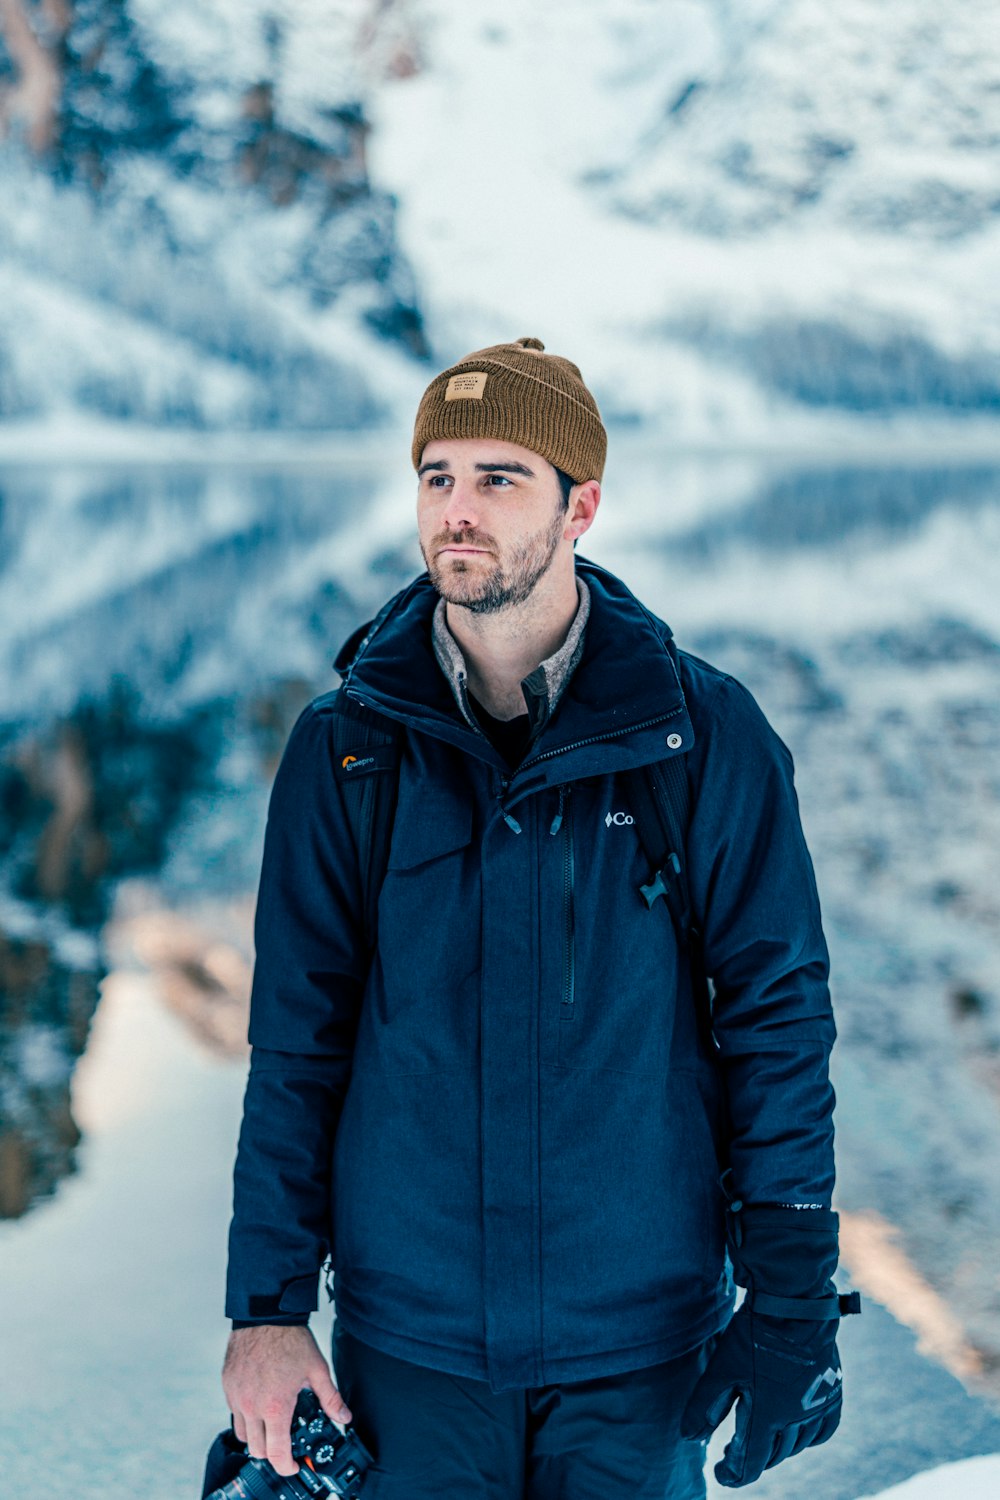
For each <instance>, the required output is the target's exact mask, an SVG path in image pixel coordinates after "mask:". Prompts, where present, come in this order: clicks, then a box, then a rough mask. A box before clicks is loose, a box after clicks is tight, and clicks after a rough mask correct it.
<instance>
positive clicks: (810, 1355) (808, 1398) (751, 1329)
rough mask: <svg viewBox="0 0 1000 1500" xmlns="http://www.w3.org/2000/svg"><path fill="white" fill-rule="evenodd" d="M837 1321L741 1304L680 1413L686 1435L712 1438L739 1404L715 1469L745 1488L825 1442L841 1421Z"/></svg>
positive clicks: (718, 1475) (730, 1482)
mask: <svg viewBox="0 0 1000 1500" xmlns="http://www.w3.org/2000/svg"><path fill="white" fill-rule="evenodd" d="M836 1327H837V1323H836V1320H835V1319H834V1320H832V1321H830V1322H815V1323H814V1322H795V1321H790V1320H788V1319H785V1318H768V1317H763V1316H761V1315H760V1314H754V1313H753V1312H752V1311H751V1309H750V1307H749V1305H748V1304H747V1303H745V1302H744V1304H743V1305H742V1306H741V1307H739V1308H738V1309H737V1311H736V1312H735V1314H734V1315H733V1318H732V1321H731V1322H730V1323H729V1326H728V1327H727V1328H726V1330H725V1332H724V1333H723V1334H722V1336H721V1338H720V1339H719V1342H718V1344H717V1346H716V1348H715V1351H714V1353H713V1354H712V1357H711V1359H710V1360H709V1363H708V1368H707V1369H706V1371H705V1373H704V1375H702V1377H701V1379H700V1380H699V1382H698V1384H697V1385H696V1386H695V1388H694V1390H693V1392H692V1393H691V1398H690V1400H689V1401H688V1404H687V1407H686V1408H685V1411H684V1414H683V1416H682V1418H681V1432H682V1433H683V1435H684V1437H686V1438H701V1439H706V1438H708V1437H709V1436H710V1435H711V1434H712V1432H714V1430H715V1428H716V1427H718V1425H719V1423H720V1422H721V1421H722V1420H723V1418H724V1417H725V1416H726V1415H727V1413H728V1412H729V1410H730V1408H731V1407H732V1405H733V1402H734V1401H738V1403H739V1404H738V1405H737V1407H736V1430H735V1432H734V1434H733V1436H732V1438H731V1439H730V1440H729V1442H728V1443H727V1445H726V1451H725V1452H724V1454H723V1455H722V1458H721V1460H720V1461H719V1463H717V1464H716V1466H715V1477H716V1479H717V1480H718V1481H719V1483H720V1484H723V1485H726V1486H727V1487H730V1488H732V1489H738V1488H739V1487H740V1486H742V1485H745V1484H752V1483H753V1482H754V1480H755V1479H759V1478H760V1476H761V1474H762V1473H763V1472H764V1470H765V1469H770V1468H772V1467H773V1466H774V1465H775V1464H779V1463H781V1462H782V1460H783V1459H786V1458H790V1457H791V1455H792V1454H793V1453H800V1452H801V1451H802V1449H803V1448H811V1447H813V1446H814V1445H815V1444H816V1443H825V1442H826V1440H827V1439H828V1438H830V1437H832V1436H833V1434H834V1432H835V1431H836V1428H837V1423H838V1422H839V1421H840V1410H841V1404H842V1389H841V1388H842V1380H841V1373H840V1356H839V1354H838V1353H837V1345H836V1342H835V1338H834V1335H835V1332H836Z"/></svg>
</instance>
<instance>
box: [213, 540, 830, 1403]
mask: <svg viewBox="0 0 1000 1500" xmlns="http://www.w3.org/2000/svg"><path fill="white" fill-rule="evenodd" d="M576 562H577V568H578V570H579V571H581V572H582V573H583V575H584V577H585V579H586V582H587V585H588V587H589V589H590V593H591V607H590V615H589V618H588V621H587V627H586V635H585V645H584V651H583V655H582V657H581V660H580V662H579V664H578V665H577V667H576V668H575V670H574V672H573V674H572V676H571V678H570V679H569V681H568V683H567V685H566V687H565V689H564V691H563V694H562V697H561V698H560V700H559V703H558V706H557V708H556V711H555V712H554V714H553V715H552V717H551V719H550V720H548V721H547V722H546V723H545V724H544V727H543V728H542V730H541V732H540V734H539V735H538V738H537V739H536V740H535V742H534V743H533V744H532V745H531V747H530V748H529V750H528V752H527V754H526V756H525V759H524V760H523V762H522V763H521V765H520V766H519V767H518V768H517V770H516V771H514V772H511V771H510V769H509V768H508V767H507V766H506V764H505V763H504V761H503V759H502V757H501V756H500V755H499V754H498V752H497V751H496V750H495V749H494V748H493V747H492V745H491V744H490V742H489V741H488V739H487V738H486V737H485V736H484V735H482V734H480V733H478V732H477V731H476V730H475V729H473V728H472V727H471V726H470V725H469V724H467V723H466V722H465V721H464V719H463V718H462V716H461V715H460V714H459V712H458V710H457V707H456V704H455V701H454V697H453V695H452V692H451V688H450V686H449V684H448V682H447V680H446V679H445V677H444V674H443V673H442V671H441V669H440V667H439V666H438V663H437V661H436V659H435V656H434V652H433V647H432V641H431V617H432V614H433V610H434V606H435V604H436V602H437V597H438V596H437V594H436V592H435V591H434V589H433V587H432V585H431V584H430V581H429V579H428V577H427V575H426V574H422V575H421V576H420V577H419V578H417V579H415V580H414V582H413V583H412V584H410V585H409V586H408V587H407V588H406V589H404V590H402V591H401V593H400V594H398V595H397V596H396V597H395V598H394V599H393V600H391V601H390V602H389V603H388V604H387V605H386V606H385V607H384V608H383V610H382V611H381V612H380V614H379V615H378V616H377V617H376V620H375V621H374V622H372V623H371V625H370V626H368V627H366V629H365V630H363V631H359V632H357V633H356V634H355V636H354V637H352V638H351V640H350V642H349V643H348V644H347V646H346V647H345V649H344V651H343V652H342V653H341V655H340V656H339V657H338V660H337V666H338V669H339V670H340V671H341V673H342V675H343V678H344V687H345V689H346V691H347V692H348V693H349V694H351V695H352V696H353V697H355V698H356V699H357V701H359V702H361V703H363V704H365V705H366V706H367V707H368V708H369V709H371V710H373V711H374V712H376V713H379V714H382V715H384V716H385V717H386V718H387V719H391V720H393V721H394V722H395V723H396V724H397V725H401V726H403V730H404V731H405V732H404V733H403V736H402V748H401V763H400V769H399V798H398V805H397V812H396V817H395V822H394V827H393V832H392V842H391V847H390V852H389V860H388V870H387V873H386V878H385V882H384V885H383V887H382V892H381V897H380V900H379V907H378V941H377V946H376V949H375V952H374V955H373V957H372V959H371V961H370V962H369V960H368V955H367V951H366V947H365V941H364V932H363V920H362V901H361V890H360V879H359V865H358V855H357V851H356V850H355V848H354V847H353V843H352V836H351V833H350V829H349V825H348V823H347V820H346V818H345V813H344V802H343V798H344V796H345V795H346V793H345V789H344V786H343V783H342V782H340V781H338V779H337V777H336V776H335V775H334V772H333V766H332V763H331V756H332V746H331V737H330V724H331V716H330V701H331V698H332V696H333V695H332V694H326V695H322V696H320V697H318V698H316V699H315V700H313V702H312V703H311V704H309V705H308V707H307V708H306V709H305V710H304V711H303V713H302V714H301V716H300V717H299V719H298V721H297V722H296V724H295V726H294V728H293V730H292V732H291V735H290V737H289V741H288V744H287V747H286V749H285V753H284V756H283V758H282V762H281V765H280V767H279V770H278V773H277V776H276V779H275V783H274V787H273V790H272V794H271V802H270V807H269V813H268V823H267V831H266V835H265V845H264V857H263V864H262V870H261V880H260V889H259V894H258V905H257V915H256V927H255V937H256V946H257V957H256V965H255V970H254V981H253V993H252V998H251V1018H250V1041H251V1044H252V1049H253V1050H252V1056H251V1068H250V1075H249V1079H248V1084H247V1093H246V1100H245V1107H244V1119H243V1126H242V1129H241V1133H240V1144H239V1150H238V1154H237V1162H236V1170H235V1192H234V1214H233V1221H232V1226H231V1231H230V1261H229V1290H228V1297H227V1305H226V1310H227V1313H228V1315H229V1316H230V1317H233V1318H236V1319H242V1320H249V1321H259V1322H268V1321H279V1322H280V1321H283V1320H286V1310H287V1308H288V1289H289V1288H290V1287H293V1284H295V1285H294V1291H293V1293H292V1294H291V1303H292V1304H293V1307H294V1312H293V1313H292V1317H291V1319H288V1320H294V1318H295V1316H298V1317H299V1318H301V1317H302V1316H303V1314H302V1312H301V1308H302V1292H301V1284H302V1282H303V1279H305V1278H308V1284H309V1285H311V1287H312V1293H313V1295H312V1297H311V1298H310V1299H309V1304H308V1305H309V1306H310V1307H312V1306H315V1289H316V1282H317V1273H318V1270H319V1267H320V1265H321V1263H322V1262H323V1261H324V1259H325V1258H326V1257H327V1256H329V1259H330V1262H331V1265H332V1269H333V1273H334V1280H333V1289H334V1294H335V1299H336V1309H337V1317H338V1319H339V1320H340V1321H341V1323H342V1325H343V1327H344V1328H345V1329H346V1330H347V1331H348V1332H349V1333H352V1334H354V1335H355V1336H356V1337H357V1338H359V1339H362V1340H363V1341H365V1342H367V1343H369V1344H371V1345H373V1346H374V1347H376V1348H380V1349H382V1350H383V1351H385V1352H386V1353H389V1354H394V1355H396V1356H398V1357H400V1358H403V1359H408V1360H411V1361H413V1362H415V1363H418V1364H424V1365H428V1366H432V1367H434V1368H438V1369H441V1370H446V1371H451V1372H453V1373H455V1374H458V1375H468V1376H473V1377H477V1378H480V1379H485V1380H488V1381H489V1382H490V1384H491V1386H492V1388H493V1389H494V1390H496V1391H499V1390H505V1389H512V1388H517V1387H526V1386H535V1385H542V1384H548V1383H550V1382H555V1381H565V1380H580V1379H585V1378H588V1377H590V1376H597V1375H606V1374H613V1373H615V1372H618V1371H624V1370H629V1369H637V1368H641V1367H643V1366H645V1365H650V1364H655V1363H658V1362H660V1361H662V1360H666V1359H671V1358H674V1357H676V1356H678V1355H680V1354H682V1353H684V1352H686V1351H687V1350H689V1349H691V1348H693V1347H695V1345H697V1344H698V1343H700V1342H701V1341H702V1340H703V1339H705V1338H706V1337H708V1336H709V1335H710V1334H711V1333H713V1332H715V1331H716V1330H717V1329H718V1328H719V1327H721V1326H722V1325H723V1324H724V1323H725V1322H726V1320H727V1318H728V1316H729V1313H730V1310H731V1306H732V1297H733V1285H732V1278H731V1274H730V1267H729V1264H728V1261H727V1257H726V1253H725V1244H724V1212H723V1211H724V1198H723V1192H722V1188H721V1186H720V1176H721V1173H722V1171H723V1168H724V1167H725V1166H727V1165H728V1166H729V1167H731V1169H732V1178H733V1183H734V1186H735V1189H736V1191H737V1192H738V1194H739V1196H740V1197H741V1198H743V1199H744V1200H745V1201H747V1202H829V1198H830V1193H831V1190H832V1184H833V1130H832V1110H833V1093H832V1090H831V1087H830V1083H829V1078H828V1070H827V1059H828V1053H829V1049H830V1046H831V1045H832V1043H833V1039H834V1027H833V1020H832V1015H831V1010H830V999H829V991H828V987H827V978H828V958H827V950H826V945H825V942H824V939H823V933H822V929H821V924H820V912H819V903H818V898H817V894H816V887H815V881H814V878H813V870H812V865H811V862H810V858H809V854H808V851H807V848H806V844H805V840H804V837H803V834H802V828H801V824H800V819H799V812H798V806H797V801H796V796H795V790H794V785H793V769H792V761H791V757H790V755H789V753H788V750H787V749H786V747H785V746H784V744H783V743H782V741H781V740H780V739H779V738H778V736H777V735H776V734H775V732H774V731H773V730H772V729H771V727H770V726H769V725H768V723H767V721H766V719H765V718H764V716H763V714H762V713H761V711H760V709H759V708H758V707H757V705H756V703H755V702H754V700H753V698H752V697H751V696H750V694H749V693H748V692H747V691H746V690H745V689H744V688H743V687H742V686H741V685H740V684H739V683H737V682H736V681H734V680H733V679H732V678H731V677H729V676H727V675H726V674H725V673H723V672H720V671H718V670H717V669H715V668H714V667H711V666H709V665H708V664H706V663H705V662H702V661H700V660H698V659H697V658H696V657H693V656H690V655H688V654H687V653H685V652H683V651H682V652H680V653H679V655H678V660H679V671H678V669H677V667H675V664H674V658H673V657H672V655H671V653H670V651H668V649H667V646H666V642H667V640H669V638H670V630H669V627H668V626H666V625H665V624H664V623H663V622H662V621H661V620H659V619H657V617H656V616H654V615H653V614H652V613H651V612H650V611H649V610H648V609H647V608H646V607H645V606H644V605H643V604H642V603H641V602H640V601H638V600H637V599H636V598H635V597H634V596H633V595H632V594H631V592H630V591H629V590H628V588H627V587H626V586H625V585H624V583H622V581H621V580H620V579H618V578H616V577H615V576H614V575H613V574H611V573H609V572H608V571H607V570H605V569H603V568H599V567H597V566H596V565H595V564H593V563H590V562H587V561H585V560H584V559H582V558H578V559H577V560H576ZM678 745H679V746H680V747H681V748H678ZM672 754H683V755H686V756H687V757H688V762H687V764H688V769H689V779H690V784H691V809H692V810H691V820H690V826H689V831H688V843H687V861H688V875H689V881H690V886H691V894H692V901H693V903H694V907H695V910H696V912H697V914H698V919H699V923H700V926H701V929H702V932H703V940H704V960H705V965H706V969H707V972H708V973H709V975H710V976H711V978H712V985H713V992H714V998H713V1007H714V1010H713V1014H714V1031H715V1043H716V1046H715V1049H714V1051H713V1053H712V1055H709V1054H708V1052H707V1051H706V1043H705V1041H704V1039H703V1037H701V1036H700V1035H699V1027H698V1025H697V1018H696V1015H695V1005H694V1000H693V996H692V989H691V982H690V977H689V973H688V968H687V962H686V957H685V955H684V954H683V953H681V952H680V951H679V950H678V944H677V940H676V936H675V932H674V929H673V925H672V923H671V921H670V919H669V916H668V914H667V911H666V908H665V907H664V905H663V903H662V902H658V903H656V904H655V905H654V907H653V908H652V909H648V908H647V907H646V905H645V902H644V901H643V899H642V897H641V895H640V894H639V885H640V884H641V883H643V882H644V881H645V880H647V879H648V876H649V873H650V872H649V870H648V869H647V867H646V863H645V861H644V857H643V854H642V849H641V846H640V843H639V838H638V835H637V832H636V829H635V825H634V823H633V822H631V821H630V819H631V809H630V808H629V806H628V802H627V796H626V792H625V788H624V782H623V776H622V773H623V772H625V771H626V770H628V769H630V768H633V767H636V766H639V765H643V764H647V763H651V762H654V761H658V760H662V759H664V758H666V757H667V756H669V755H672ZM372 774H374V775H378V774H392V773H391V772H389V773H383V772H381V771H378V770H376V771H375V772H373V773H372ZM560 811H561V813H562V816H561V818H560V817H559V816H558V814H559V812H560ZM619 814H624V815H625V816H619ZM517 830H520V831H517ZM724 1122H725V1123H724ZM283 1299H285V1300H284V1305H283Z"/></svg>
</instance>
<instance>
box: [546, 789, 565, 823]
mask: <svg viewBox="0 0 1000 1500" xmlns="http://www.w3.org/2000/svg"><path fill="white" fill-rule="evenodd" d="M565 797H566V788H565V786H561V787H560V788H559V811H558V812H557V813H556V815H555V817H554V818H553V819H552V826H551V828H550V829H549V833H553V834H555V833H558V832H559V830H560V828H561V827H562V820H563V802H564V800H565Z"/></svg>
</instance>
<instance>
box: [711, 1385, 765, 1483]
mask: <svg viewBox="0 0 1000 1500" xmlns="http://www.w3.org/2000/svg"><path fill="white" fill-rule="evenodd" d="M752 1415H753V1403H752V1402H751V1400H750V1397H749V1396H748V1394H747V1393H746V1391H741V1392H740V1399H739V1404H738V1405H737V1407H736V1427H735V1430H734V1432H733V1435H732V1437H731V1438H730V1439H729V1442H728V1443H727V1444H726V1446H725V1449H724V1450H723V1454H722V1457H721V1458H720V1460H719V1462H718V1463H717V1464H716V1466H715V1477H716V1479H717V1480H718V1481H719V1483H720V1484H724V1485H726V1486H727V1488H729V1489H738V1488H739V1486H740V1485H742V1484H751V1483H752V1482H753V1480H755V1479H756V1478H757V1476H758V1475H759V1474H760V1472H761V1470H762V1469H763V1467H764V1462H763V1458H762V1459H761V1462H760V1465H759V1467H757V1466H756V1465H754V1463H753V1461H752V1459H753V1455H752V1454H751V1452H750V1428H751V1420H750V1419H751V1417H752Z"/></svg>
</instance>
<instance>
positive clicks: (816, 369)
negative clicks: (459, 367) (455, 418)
mask: <svg viewBox="0 0 1000 1500" xmlns="http://www.w3.org/2000/svg"><path fill="white" fill-rule="evenodd" d="M412 13H413V14H414V16H416V17H418V18H419V25H420V28H421V33H422V35H423V37H424V54H425V56H426V58H427V60H428V65H427V68H426V70H425V71H424V72H422V73H421V74H420V75H419V76H417V77H414V78H407V79H404V80H388V81H386V82H384V83H383V84H382V85H381V86H380V87H379V89H378V91H377V94H376V96H375V99H374V101H373V105H372V109H373V119H374V122H375V132H374V136H373V140H372V152H371V161H372V166H373V171H374V172H375V174H376V175H377V177H378V179H379V181H380V182H381V183H383V184H385V185H386V186H387V187H388V188H390V189H392V190H393V191H395V192H396V193H398V194H399V196H400V199H401V210H400V233H401V236H402V239H403V242H404V243H405V244H406V246H407V248H408V251H409V253H410V255H411V257H412V260H413V263H414V266H415V270H416V273H417V278H418V286H419V295H420V298H421V304H422V306H423V308H424V311H425V314H426V316H427V319H428V326H429V327H430V329H431V330H432V332H433V333H434V334H435V335H436V337H437V341H438V346H439V348H440V350H441V352H442V353H443V354H445V355H447V356H450V357H454V356H456V355H460V354H462V353H465V352H466V351H467V350H468V349H471V348H476V347H480V346H482V345H483V344H486V343H489V342H493V341H494V340H495V339H497V338H500V337H503V338H509V337H516V336H518V335H520V334H524V333H533V334H537V335H539V336H541V337H543V338H544V339H546V340H547V341H548V344H549V347H550V348H552V349H556V350H562V351H565V352H569V353H571V354H572V355H573V357H574V358H576V359H577V361H578V362H579V363H580V364H581V366H582V368H583V370H584V373H585V374H586V375H587V376H588V377H589V379H590V380H591V381H592V383H593V384H594V385H595V388H596V390H597V393H598V397H599V400H600V403H601V406H602V410H603V411H605V412H606V413H607V414H608V415H609V416H613V417H615V416H616V417H619V418H625V419H630V420H636V419H641V418H645V419H651V420H653V421H655V422H656V423H657V424H658V425H660V426H662V427H663V428H664V429H666V430H667V431H668V432H669V433H670V434H671V435H672V436H676V437H679V438H682V439H684V440H687V441H694V442H700V441H715V440H720V439H725V440H738V441H751V442H755V441H759V440H760V439H761V437H762V435H763V436H764V438H765V439H766V440H767V439H769V440H771V441H775V440H779V441H780V440H792V439H794V438H798V439H800V440H803V441H806V442H808V441H816V440H819V439H820V438H821V437H823V436H824V435H825V436H827V437H829V436H831V435H841V436H842V435H843V434H844V432H845V428H844V426H843V422H842V419H841V414H844V413H849V414H862V415H863V416H871V415H873V414H877V415H880V416H882V417H889V418H894V419H895V420H896V421H897V423H901V424H902V425H903V427H904V429H905V430H906V431H909V432H911V433H919V432H921V431H926V430H927V424H928V422H929V421H931V422H933V421H934V420H940V419H941V418H943V417H946V416H947V415H949V414H951V415H953V414H955V413H959V412H961V413H968V412H970V411H978V412H981V413H985V414H993V415H995V412H996V409H997V407H998V405H1000V293H998V291H997V278H996V275H995V267H996V263H997V254H998V250H1000V214H998V204H1000V165H998V153H997V151H996V144H997V141H998V140H1000V96H998V94H997V92H996V90H995V88H994V87H992V85H991V80H992V79H994V78H995V76H996V69H997V51H998V45H1000V43H998V36H1000V32H998V30H997V28H996V26H995V24H992V19H991V17H992V11H991V7H990V6H988V5H986V4H983V3H973V4H969V5H967V6H963V7H961V9H960V11H959V12H958V13H952V12H949V13H948V15H947V16H944V14H943V13H941V12H940V11H939V9H938V8H937V7H936V6H934V5H933V4H931V3H928V0H891V3H889V4H883V5H877V4H874V3H871V0H852V3H850V4H849V5H847V6H846V7H845V6H837V7H828V6H823V5H821V4H820V3H819V0H782V3H777V0H753V3H749V4H740V5H733V4H730V3H728V0H679V3H676V4H672V5H670V6H662V5H653V4H649V3H646V0H621V3H616V4H614V5H612V4H610V3H608V0H587V3H582V4H581V3H578V0H577V3H571V0H555V3H552V4H550V5H547V6H545V7H544V8H543V9H541V10H539V9H538V8H537V7H534V6H532V5H531V4H530V3H529V0H504V3H503V4H500V3H499V0H487V3H485V4H480V5H476V6H459V5H455V4H451V3H449V0H415V3H414V5H413V6H412ZM857 425H858V424H857V422H855V423H854V430H855V432H856V430H857Z"/></svg>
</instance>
